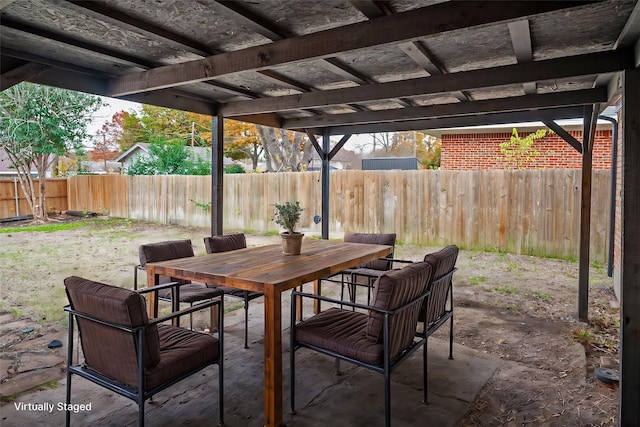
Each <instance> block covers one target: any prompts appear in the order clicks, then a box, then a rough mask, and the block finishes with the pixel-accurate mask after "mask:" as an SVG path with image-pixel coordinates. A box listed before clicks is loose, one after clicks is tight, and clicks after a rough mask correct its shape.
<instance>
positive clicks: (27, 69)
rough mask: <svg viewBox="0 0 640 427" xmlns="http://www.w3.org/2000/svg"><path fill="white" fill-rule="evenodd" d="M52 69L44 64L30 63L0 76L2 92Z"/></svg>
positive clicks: (0, 89)
mask: <svg viewBox="0 0 640 427" xmlns="http://www.w3.org/2000/svg"><path fill="white" fill-rule="evenodd" d="M50 69H51V67H50V66H48V65H44V64H38V63H36V62H28V63H26V64H24V65H20V66H18V67H16V68H13V69H11V70H9V71H7V72H5V73H2V75H0V91H3V90H5V89H8V88H10V87H11V86H14V85H17V84H18V83H20V82H23V81H25V80H31V79H33V78H35V77H37V76H39V75H40V74H42V73H44V72H45V71H47V70H50Z"/></svg>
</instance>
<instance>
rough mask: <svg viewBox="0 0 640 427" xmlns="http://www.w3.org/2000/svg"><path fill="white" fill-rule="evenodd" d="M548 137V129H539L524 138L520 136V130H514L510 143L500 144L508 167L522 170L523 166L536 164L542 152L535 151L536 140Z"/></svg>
mask: <svg viewBox="0 0 640 427" xmlns="http://www.w3.org/2000/svg"><path fill="white" fill-rule="evenodd" d="M546 135H547V130H546V129H538V130H537V131H535V132H534V133H530V134H529V135H527V136H525V137H524V138H522V137H520V135H518V130H517V129H516V128H513V131H512V133H511V138H510V139H509V141H505V142H501V143H500V152H501V153H502V156H503V160H504V161H505V162H506V163H507V167H510V166H511V165H512V164H513V166H514V169H522V167H523V166H525V165H527V164H530V163H532V162H534V161H535V159H536V157H538V156H539V155H540V152H538V151H537V150H536V149H534V147H533V145H534V143H535V142H536V140H538V139H541V138H544V137H545V136H546Z"/></svg>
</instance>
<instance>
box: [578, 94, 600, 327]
mask: <svg viewBox="0 0 640 427" xmlns="http://www.w3.org/2000/svg"><path fill="white" fill-rule="evenodd" d="M597 120H598V106H597V105H594V106H593V107H585V115H584V127H583V129H584V130H583V132H582V186H581V188H582V191H581V193H580V197H581V202H580V254H579V257H580V259H579V266H578V318H579V319H580V320H581V321H583V322H586V321H588V320H589V246H590V243H591V239H590V237H591V177H592V167H591V166H592V164H593V139H594V136H595V125H596V123H597Z"/></svg>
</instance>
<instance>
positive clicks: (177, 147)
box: [127, 138, 211, 175]
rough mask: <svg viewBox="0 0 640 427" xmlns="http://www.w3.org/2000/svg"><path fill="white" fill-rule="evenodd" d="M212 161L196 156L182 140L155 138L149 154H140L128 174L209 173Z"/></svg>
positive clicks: (128, 169) (151, 143) (129, 168)
mask: <svg viewBox="0 0 640 427" xmlns="http://www.w3.org/2000/svg"><path fill="white" fill-rule="evenodd" d="M209 174H211V162H208V161H206V160H204V159H201V158H199V157H196V156H195V154H193V151H191V150H190V149H189V148H188V147H186V146H184V145H183V144H182V143H181V141H167V140H165V139H164V138H154V139H153V140H152V141H150V143H149V155H148V156H139V157H138V158H136V159H135V160H134V161H133V163H132V164H131V166H129V167H128V168H127V175H209Z"/></svg>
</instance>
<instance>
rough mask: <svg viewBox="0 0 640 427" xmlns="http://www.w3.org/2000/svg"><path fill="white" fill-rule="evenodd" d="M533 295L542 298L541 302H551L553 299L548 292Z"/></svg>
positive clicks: (535, 292)
mask: <svg viewBox="0 0 640 427" xmlns="http://www.w3.org/2000/svg"><path fill="white" fill-rule="evenodd" d="M533 294H534V295H535V296H537V297H538V298H540V299H541V300H545V301H550V300H552V299H553V295H551V294H548V293H546V292H542V291H540V290H536V291H533Z"/></svg>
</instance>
